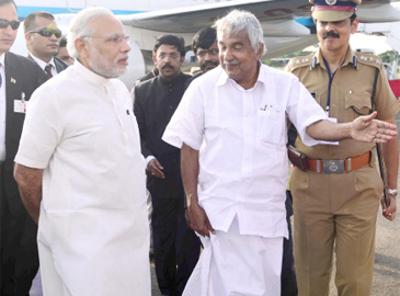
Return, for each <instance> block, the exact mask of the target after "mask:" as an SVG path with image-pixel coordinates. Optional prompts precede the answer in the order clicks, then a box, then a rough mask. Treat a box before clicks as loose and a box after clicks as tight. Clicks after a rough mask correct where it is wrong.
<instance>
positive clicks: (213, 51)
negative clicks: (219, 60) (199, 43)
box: [196, 48, 219, 57]
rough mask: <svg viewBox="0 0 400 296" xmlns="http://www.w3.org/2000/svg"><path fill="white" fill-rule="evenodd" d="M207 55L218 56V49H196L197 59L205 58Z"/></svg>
mask: <svg viewBox="0 0 400 296" xmlns="http://www.w3.org/2000/svg"><path fill="white" fill-rule="evenodd" d="M207 53H208V54H209V55H212V56H216V55H218V53H219V50H218V48H210V49H203V48H201V49H198V50H197V53H196V54H197V55H198V56H199V57H204V56H206V54H207Z"/></svg>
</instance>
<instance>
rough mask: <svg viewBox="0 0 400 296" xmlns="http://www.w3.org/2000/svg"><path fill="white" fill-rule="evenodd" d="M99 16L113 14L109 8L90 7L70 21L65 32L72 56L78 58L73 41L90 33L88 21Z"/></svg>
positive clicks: (68, 48)
mask: <svg viewBox="0 0 400 296" xmlns="http://www.w3.org/2000/svg"><path fill="white" fill-rule="evenodd" d="M99 16H114V15H113V13H112V12H111V10H109V9H107V8H103V7H90V8H85V9H83V10H81V11H80V12H79V13H78V14H77V15H76V16H75V17H74V18H73V19H72V20H71V22H70V24H69V29H68V33H67V50H68V52H69V53H70V55H71V56H72V57H74V58H79V54H78V51H77V50H76V48H75V41H76V40H77V39H78V38H82V37H87V36H90V35H91V33H92V32H91V28H90V26H89V23H90V21H91V20H92V19H93V18H95V17H99Z"/></svg>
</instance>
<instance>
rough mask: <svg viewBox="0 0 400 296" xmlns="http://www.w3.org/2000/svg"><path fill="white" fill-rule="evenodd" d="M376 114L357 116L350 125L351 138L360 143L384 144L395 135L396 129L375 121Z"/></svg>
mask: <svg viewBox="0 0 400 296" xmlns="http://www.w3.org/2000/svg"><path fill="white" fill-rule="evenodd" d="M377 114H378V113H377V112H376V111H375V112H372V113H371V114H369V115H364V116H359V117H357V118H356V119H354V120H353V122H352V124H351V137H352V138H353V139H354V140H358V141H362V142H370V143H371V142H375V143H386V142H388V141H390V140H391V139H392V138H393V137H394V136H396V135H397V127H396V125H395V124H391V123H388V122H385V121H381V120H377V119H375V118H376V116H377Z"/></svg>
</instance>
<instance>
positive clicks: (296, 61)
mask: <svg viewBox="0 0 400 296" xmlns="http://www.w3.org/2000/svg"><path fill="white" fill-rule="evenodd" d="M313 57H314V54H310V55H308V56H301V57H294V58H291V59H290V61H289V64H288V65H287V70H288V71H289V72H292V71H294V70H296V69H298V68H302V67H309V66H311V64H312V63H313Z"/></svg>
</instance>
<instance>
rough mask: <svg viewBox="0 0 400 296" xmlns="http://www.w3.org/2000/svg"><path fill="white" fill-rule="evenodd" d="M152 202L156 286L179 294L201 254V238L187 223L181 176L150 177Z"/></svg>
mask: <svg viewBox="0 0 400 296" xmlns="http://www.w3.org/2000/svg"><path fill="white" fill-rule="evenodd" d="M148 189H149V191H150V194H151V199H152V203H153V213H152V230H153V249H154V262H155V269H156V275H157V281H158V286H159V288H160V290H161V293H162V294H164V295H171V296H175V295H176V296H179V295H181V294H182V292H183V289H184V288H185V285H186V282H187V280H188V279H189V277H190V275H191V273H192V271H193V269H194V267H195V265H196V263H197V260H198V259H199V255H200V240H199V239H198V237H197V236H196V235H195V233H194V232H193V231H192V230H191V229H190V228H189V227H188V226H187V224H186V219H185V209H184V193H183V187H182V182H181V180H180V176H178V175H174V176H172V177H171V175H169V176H168V177H167V178H166V179H164V180H161V179H158V178H155V177H151V176H149V180H148Z"/></svg>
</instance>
